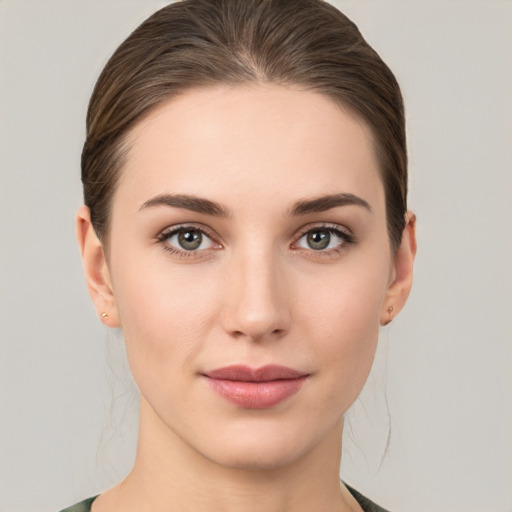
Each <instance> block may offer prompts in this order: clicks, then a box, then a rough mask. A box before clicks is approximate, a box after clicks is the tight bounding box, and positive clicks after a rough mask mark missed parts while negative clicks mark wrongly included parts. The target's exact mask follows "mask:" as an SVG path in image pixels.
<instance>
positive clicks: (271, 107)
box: [67, 0, 416, 512]
mask: <svg viewBox="0 0 512 512" xmlns="http://www.w3.org/2000/svg"><path fill="white" fill-rule="evenodd" d="M406 167H407V158H406V147H405V126H404V114H403V105H402V98H401V94H400V90H399V87H398V85H397V83H396V80H395V78H394V76H393V74H392V73H391V71H390V70H389V69H388V68H387V66H386V65H385V64H384V63H383V62H382V60H381V59H380V58H379V57H378V55H377V54H376V53H375V52H374V51H373V50H372V49H371V48H370V47H369V46H368V44H367V43H366V42H365V41H364V40H363V38H362V37H361V35H360V34H359V32H358V30H357V28H356V27H355V25H354V24H353V23H352V22H350V21H349V20H348V19H347V18H346V17H345V16H344V15H343V14H341V13H340V12H338V11H337V10H336V9H334V8H333V7H332V6H330V5H328V4H326V3H324V2H322V1H320V0H295V1H293V2H282V1H277V0H274V1H265V0H244V1H240V0H223V1H213V0H185V1H183V2H180V3H176V4H172V5H170V6H168V7H165V8H164V9H162V10H161V11H159V12H157V13H156V14H155V15H153V16H152V17H151V18H149V19H148V20H147V21H146V22H144V23H143V24H142V25H141V26H140V27H139V28H138V29H137V30H136V31H135V32H134V33H133V34H132V35H131V36H130V37H129V38H128V39H127V40H126V41H125V42H124V43H123V44H122V45H121V46H120V47H119V49H118V50H117V51H116V52H115V54H114V55H113V57H112V58H111V59H110V61H109V62H108V63H107V65H106V67H105V69H104V71H103V72H102V74H101V76H100V78H99V80H98V82H97V84H96V87H95V90H94V92H93V95H92V98H91V101H90V105H89V112H88V116H87V139H86V142H85V145H84V150H83V154H82V181H83V185H84V198H85V206H84V207H82V208H81V209H80V210H79V212H78V215H77V231H78V238H79V244H80V248H81V252H82V258H83V263H84V269H85V275H86V279H87V283H88V287H89V291H90V293H91V297H92V300H93V302H94V305H95V307H96V310H97V312H98V316H99V317H100V318H101V320H102V321H103V323H104V324H105V325H106V326H108V327H121V328H122V330H123V334H124V338H125V343H126V349H127V354H128V359H129V362H130V366H131V370H132V373H133V376H134V378H135V381H136V383H137V385H138V387H139V390H140V429H139V441H138V448H137V456H136V460H135V464H134V467H133V470H132V471H131V472H130V474H129V475H128V476H127V478H126V479H125V480H124V481H123V482H122V483H120V484H119V485H118V486H116V487H114V488H113V489H111V490H110V491H107V492H105V493H104V494H102V495H100V496H99V497H97V498H95V499H90V500H86V501H85V502H82V503H81V504H78V505H75V506H74V507H71V508H70V509H67V510H68V511H69V512H70V511H83V510H92V511H93V512H103V511H109V512H116V511H121V510H122V511H123V512H129V511H132V510H133V511H138V512H142V511H146V510H147V511H152V512H159V511H164V510H166V511H168V510H202V511H209V510H215V511H217V510H229V511H231V510H232V511H238V510H243V511H249V510H265V511H273V510H276V511H277V510H280V511H285V510H290V511H294V512H297V511H299V512H300V511H303V510H304V511H306V510H308V511H310V510H325V511H349V510H358V511H360V510H372V511H374V510H382V509H381V508H379V507H378V506H377V505H375V504H372V503H371V502H370V501H369V500H368V499H367V498H364V497H363V496H361V495H360V494H359V493H357V492H356V491H354V490H353V489H350V488H348V487H346V486H345V485H344V484H343V483H340V482H339V477H338V473H339V464H340V453H341V434H342V428H343V415H344V413H345V411H346V410H347V409H348V407H349V406H350V405H351V404H352V403H353V401H354V400H355V399H356V397H357V396H358V394H359V392H360V391H361V388H362V386H363V384H364V382H365V380H366V377H367V376H368V373H369V371H370V368H371V365H372V361H373V357H374V354H375V349H376V344H377V338H378V333H379V327H380V326H383V325H386V324H388V323H389V322H390V321H391V320H392V319H393V318H394V317H395V316H396V315H397V314H398V313H399V311H400V310H401V308H402V307H403V305H404V303H405V301H406V300H407V296H408V294H409V291H410V288H411V282H412V265H413V259H414V255H415V251H416V245H415V233H414V228H415V221H414V216H413V215H412V214H411V213H408V212H407V206H406V192H407V168H406Z"/></svg>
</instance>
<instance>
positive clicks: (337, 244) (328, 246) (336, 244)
mask: <svg viewBox="0 0 512 512" xmlns="http://www.w3.org/2000/svg"><path fill="white" fill-rule="evenodd" d="M352 242H353V237H352V235H350V234H348V233H346V232H344V231H342V230H341V229H339V228H338V227H334V226H320V227H316V228H313V229H310V230H308V231H306V232H305V233H304V234H303V235H302V236H301V237H300V238H299V239H298V240H297V242H296V243H295V246H296V247H299V248H301V249H309V250H313V251H317V252H318V251H325V252H328V251H330V250H341V248H342V247H343V246H345V245H346V244H349V243H352Z"/></svg>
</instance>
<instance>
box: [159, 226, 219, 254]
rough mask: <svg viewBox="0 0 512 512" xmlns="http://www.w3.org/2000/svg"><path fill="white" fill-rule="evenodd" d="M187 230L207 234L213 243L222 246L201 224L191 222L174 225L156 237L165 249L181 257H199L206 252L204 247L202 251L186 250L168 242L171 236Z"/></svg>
mask: <svg viewBox="0 0 512 512" xmlns="http://www.w3.org/2000/svg"><path fill="white" fill-rule="evenodd" d="M185 231H197V232H199V233H201V234H203V235H205V236H206V237H208V238H209V239H210V240H211V241H212V243H213V245H216V246H217V247H218V248H220V247H221V245H220V244H218V243H217V242H215V241H214V237H213V236H212V235H211V234H210V233H209V232H208V231H207V230H206V229H204V228H202V227H200V226H194V225H189V224H184V225H181V226H173V227H172V228H169V229H165V230H164V231H162V232H161V233H160V234H159V235H158V236H157V237H156V239H157V241H158V242H159V243H161V244H162V246H163V249H164V250H165V251H167V252H169V253H171V254H173V255H175V256H178V257H179V258H182V259H187V258H197V257H198V256H199V255H200V254H201V253H202V252H204V249H203V250H202V251H186V250H185V249H183V250H180V249H176V248H175V247H173V246H172V245H170V244H169V243H167V240H168V239H169V238H171V237H172V236H173V235H177V234H179V233H182V232H185Z"/></svg>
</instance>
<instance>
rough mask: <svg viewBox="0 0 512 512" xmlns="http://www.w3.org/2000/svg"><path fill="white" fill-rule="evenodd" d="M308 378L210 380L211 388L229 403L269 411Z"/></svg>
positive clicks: (297, 389) (293, 392)
mask: <svg viewBox="0 0 512 512" xmlns="http://www.w3.org/2000/svg"><path fill="white" fill-rule="evenodd" d="M305 380H306V376H304V377H299V378H297V379H283V380H271V381H265V382H242V381H233V380H223V379H212V378H208V383H209V384H210V386H211V387H212V388H213V389H214V390H215V391H216V392H217V393H219V394H220V395H221V396H223V397H224V398H226V399H227V400H228V401H230V402H232V403H234V404H236V405H238V406H239V407H243V408H245V409H269V408H270V407H274V406H275V405H277V404H279V403H280V402H283V401H284V400H286V399H287V398H289V397H290V396H292V395H294V394H295V393H297V391H299V389H300V388H301V386H302V384H303V383H304V381H305Z"/></svg>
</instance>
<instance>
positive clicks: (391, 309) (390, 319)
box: [383, 306, 393, 325]
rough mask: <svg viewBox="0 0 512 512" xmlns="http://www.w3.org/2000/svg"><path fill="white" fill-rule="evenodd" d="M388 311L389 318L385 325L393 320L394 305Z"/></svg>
mask: <svg viewBox="0 0 512 512" xmlns="http://www.w3.org/2000/svg"><path fill="white" fill-rule="evenodd" d="M387 312H388V315H389V318H388V320H387V321H386V322H385V323H384V324H383V325H388V324H390V323H391V322H392V321H393V317H392V316H391V314H392V313H393V306H389V308H388V309H387Z"/></svg>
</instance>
